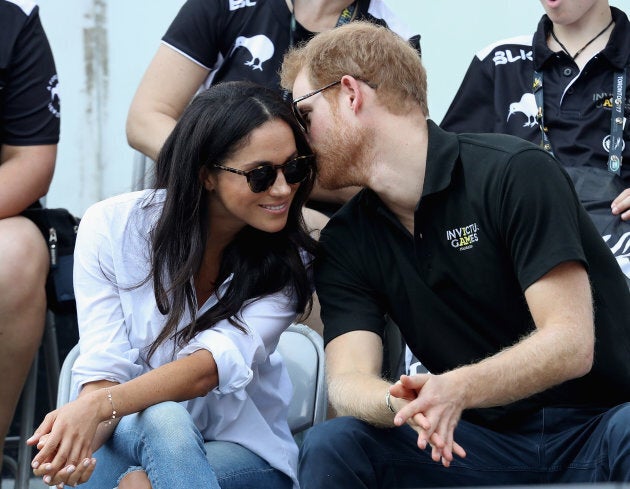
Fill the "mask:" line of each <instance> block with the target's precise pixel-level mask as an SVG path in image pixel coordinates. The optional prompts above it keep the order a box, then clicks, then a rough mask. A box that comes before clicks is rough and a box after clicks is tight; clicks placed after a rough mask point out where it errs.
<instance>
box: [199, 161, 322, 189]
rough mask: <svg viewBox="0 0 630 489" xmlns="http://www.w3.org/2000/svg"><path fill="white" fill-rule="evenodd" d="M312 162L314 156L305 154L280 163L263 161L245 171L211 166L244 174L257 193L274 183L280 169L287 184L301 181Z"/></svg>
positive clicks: (308, 171) (251, 187)
mask: <svg viewBox="0 0 630 489" xmlns="http://www.w3.org/2000/svg"><path fill="white" fill-rule="evenodd" d="M314 162H315V156H313V155H306V156H298V157H297V158H293V159H292V160H289V161H287V162H286V163H283V164H282V165H272V164H271V163H264V164H262V165H260V166H257V167H256V168H253V169H251V170H247V171H244V170H237V169H236V168H230V167H229V166H223V165H217V164H215V165H212V166H213V167H214V168H218V169H219V170H225V171H229V172H231V173H236V174H237V175H244V176H245V178H246V179H247V184H248V185H249V188H250V189H251V191H252V192H254V193H259V192H264V191H265V190H267V189H268V188H269V187H271V186H272V185H273V184H274V182H275V181H276V177H277V176H278V170H282V173H283V175H284V179H285V180H286V182H287V183H288V184H295V183H301V182H303V181H304V180H306V177H308V175H309V173H310V172H311V168H312V167H313V163H314Z"/></svg>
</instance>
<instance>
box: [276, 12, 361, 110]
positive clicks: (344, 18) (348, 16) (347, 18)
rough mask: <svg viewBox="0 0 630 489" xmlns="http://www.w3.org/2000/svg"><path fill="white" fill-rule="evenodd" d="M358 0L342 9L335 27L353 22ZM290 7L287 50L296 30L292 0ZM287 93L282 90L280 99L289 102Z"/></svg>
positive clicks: (291, 44)
mask: <svg viewBox="0 0 630 489" xmlns="http://www.w3.org/2000/svg"><path fill="white" fill-rule="evenodd" d="M358 3H359V0H354V2H352V3H351V4H350V5H348V6H347V7H346V8H344V9H343V10H342V11H341V13H340V14H339V18H338V19H337V23H336V24H335V27H339V26H342V25H344V24H347V23H348V22H351V21H352V20H354V18H355V17H356V14H357V4H358ZM291 5H292V6H293V8H292V9H291V22H290V23H289V49H291V48H292V47H293V44H294V39H295V30H296V29H297V20H295V3H294V0H291ZM289 95H290V94H289V91H288V90H282V98H283V99H284V100H289Z"/></svg>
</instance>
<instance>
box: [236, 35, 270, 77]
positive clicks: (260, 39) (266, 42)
mask: <svg viewBox="0 0 630 489" xmlns="http://www.w3.org/2000/svg"><path fill="white" fill-rule="evenodd" d="M240 47H244V48H246V49H247V50H248V51H249V54H251V56H252V59H250V60H249V61H246V62H245V65H246V66H251V67H252V70H260V71H263V68H262V65H263V63H264V62H265V61H267V60H269V59H271V57H272V56H273V52H274V47H273V43H272V42H271V40H270V39H269V38H268V37H267V36H264V35H262V34H259V35H257V36H252V37H245V36H238V37H237V38H236V41H234V46H232V50H231V51H230V54H229V56H231V55H232V54H233V53H234V51H236V50H237V49H238V48H240Z"/></svg>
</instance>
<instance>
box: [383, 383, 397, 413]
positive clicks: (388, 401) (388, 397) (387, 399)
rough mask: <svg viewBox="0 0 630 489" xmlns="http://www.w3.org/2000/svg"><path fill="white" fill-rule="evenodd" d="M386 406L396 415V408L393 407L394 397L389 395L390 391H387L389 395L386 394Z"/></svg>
mask: <svg viewBox="0 0 630 489" xmlns="http://www.w3.org/2000/svg"><path fill="white" fill-rule="evenodd" d="M385 404H387V407H388V408H389V410H390V411H391V412H392V413H396V411H394V406H392V395H391V394H390V393H389V389H388V390H387V394H385Z"/></svg>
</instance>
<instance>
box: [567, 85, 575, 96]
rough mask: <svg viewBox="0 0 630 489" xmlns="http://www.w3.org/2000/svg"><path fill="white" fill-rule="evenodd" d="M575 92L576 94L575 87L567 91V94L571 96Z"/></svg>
mask: <svg viewBox="0 0 630 489" xmlns="http://www.w3.org/2000/svg"><path fill="white" fill-rule="evenodd" d="M573 92H575V90H574V89H573V87H571V88H569V89H568V90H567V93H568V94H569V95H571V94H572V93H573Z"/></svg>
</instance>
